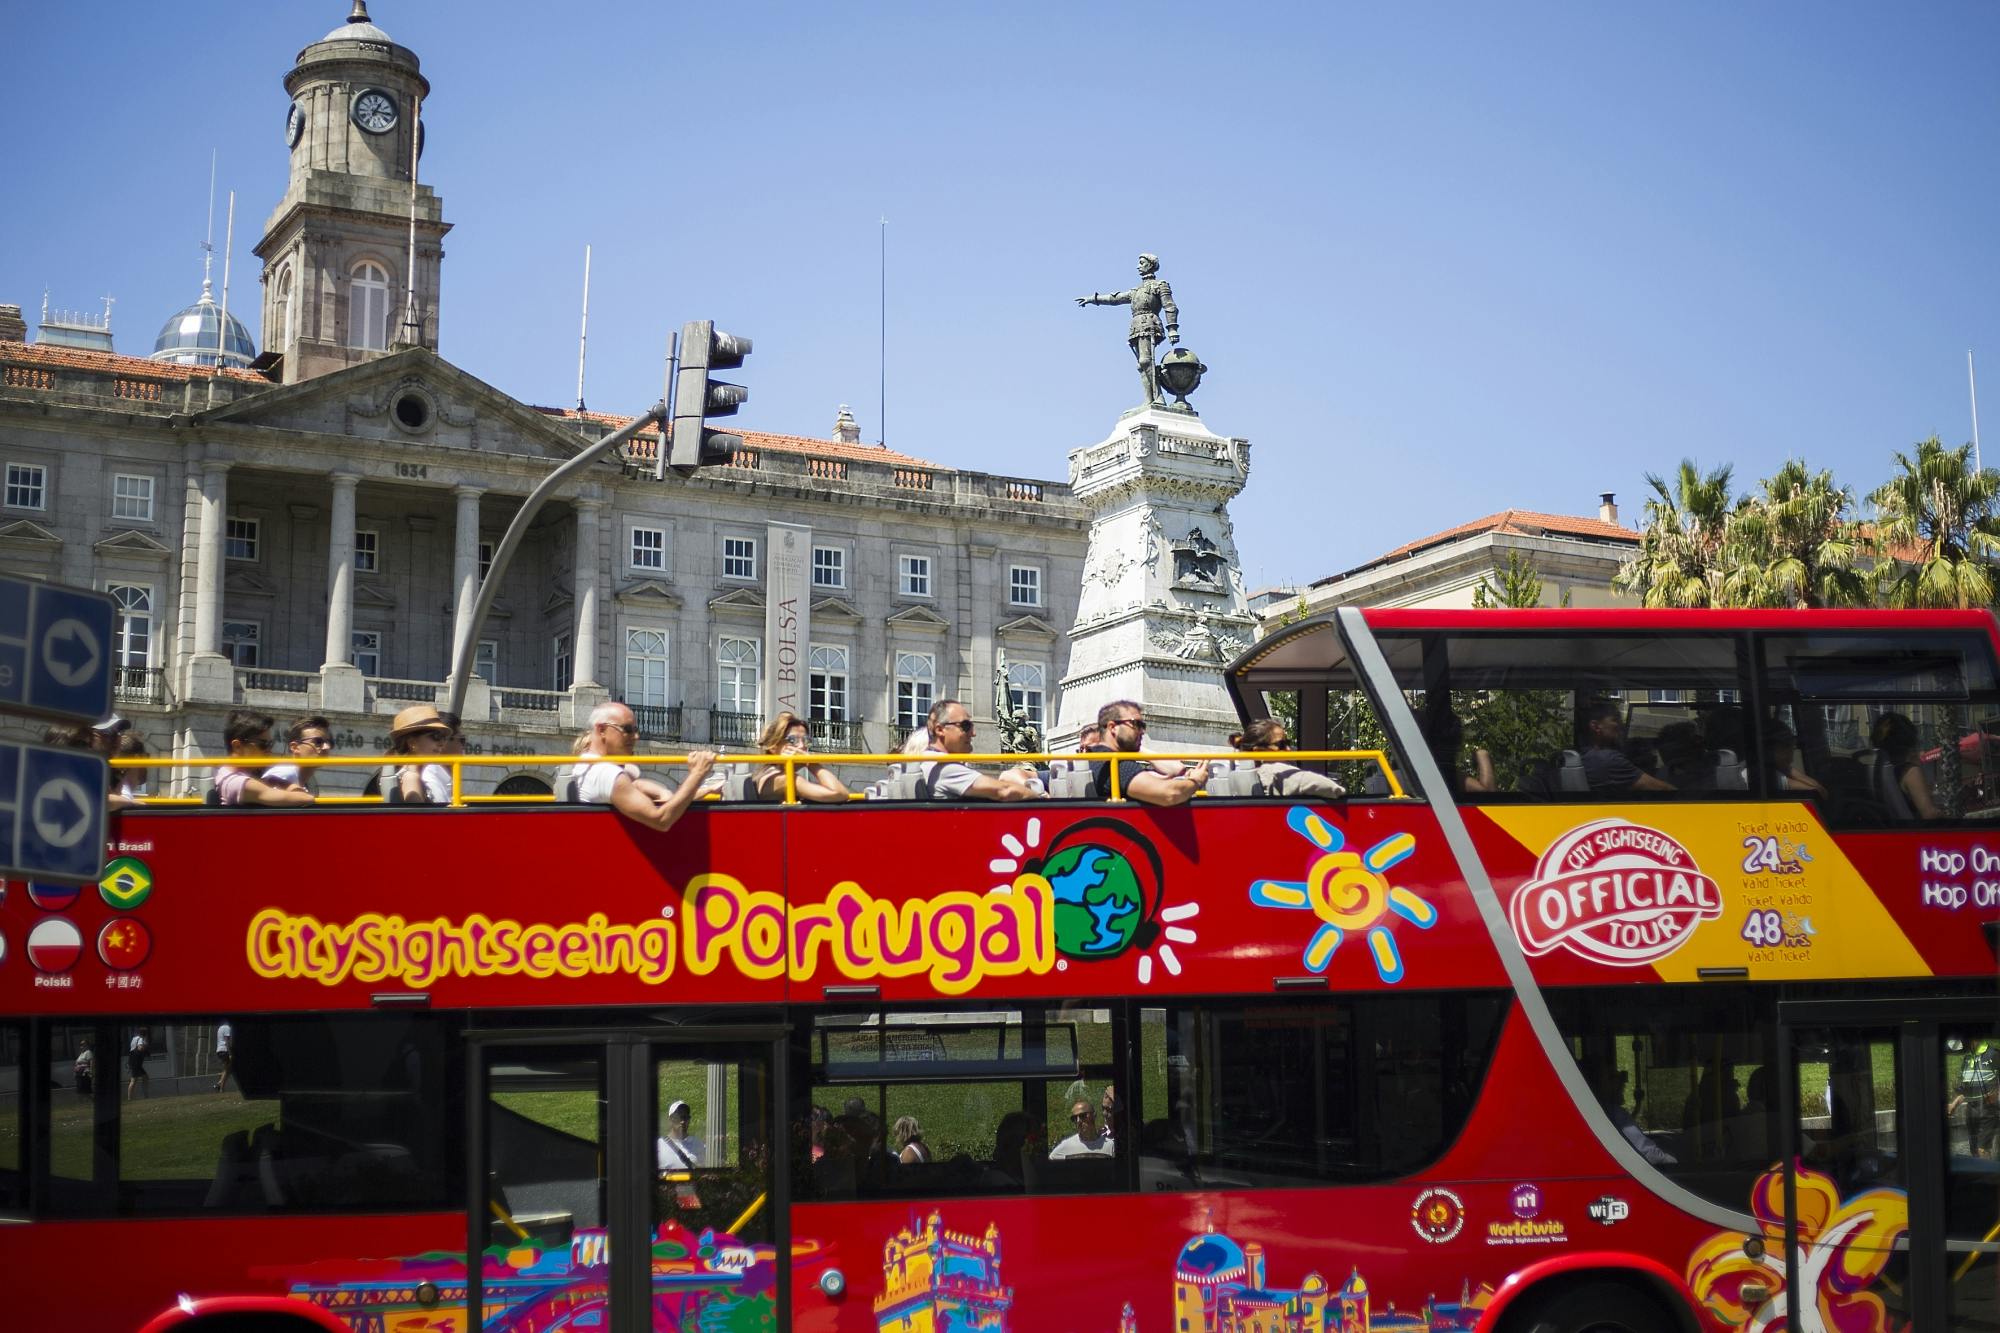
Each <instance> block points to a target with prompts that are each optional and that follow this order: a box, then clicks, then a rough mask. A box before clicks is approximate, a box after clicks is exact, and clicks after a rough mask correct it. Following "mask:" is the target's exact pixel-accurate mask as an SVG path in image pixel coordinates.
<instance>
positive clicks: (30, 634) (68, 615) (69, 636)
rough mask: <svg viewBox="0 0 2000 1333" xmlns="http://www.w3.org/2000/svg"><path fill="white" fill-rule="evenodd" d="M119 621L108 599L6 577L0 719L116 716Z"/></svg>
mask: <svg viewBox="0 0 2000 1333" xmlns="http://www.w3.org/2000/svg"><path fill="white" fill-rule="evenodd" d="M117 616H118V608H117V605H116V604H115V603H114V602H113V601H112V600H111V598H110V597H109V596H108V595H106V594H105V593H101V592H92V591H90V590H89V589H87V588H65V587H61V586H59V585H57V584H53V583H36V582H35V581H34V580H32V579H18V578H10V577H4V576H0V712H10V713H13V712H20V713H39V714H41V715H43V716H45V717H60V718H68V719H73V720H76V721H81V722H95V721H97V720H98V719H99V718H101V717H103V716H104V715H105V714H106V713H109V712H110V711H111V655H112V649H113V643H114V640H113V638H112V634H113V627H114V626H115V625H116V624H117Z"/></svg>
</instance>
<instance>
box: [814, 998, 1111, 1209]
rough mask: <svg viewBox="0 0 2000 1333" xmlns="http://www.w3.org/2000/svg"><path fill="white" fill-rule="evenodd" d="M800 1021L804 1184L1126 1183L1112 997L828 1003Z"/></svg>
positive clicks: (966, 1188) (836, 1187) (823, 1194)
mask: <svg viewBox="0 0 2000 1333" xmlns="http://www.w3.org/2000/svg"><path fill="white" fill-rule="evenodd" d="M801 1033H802V1035H803V1037H804V1040H805V1041H806V1043H807V1046H808V1049H809V1060H810V1070H809V1076H808V1078H807V1080H806V1084H807V1087H808V1089H809V1092H808V1104H807V1106H805V1107H804V1108H801V1112H800V1114H798V1116H797V1117H796V1119H797V1121H798V1123H799V1125H800V1127H801V1128H800V1132H799V1137H800V1139H801V1140H807V1139H809V1140H810V1152H809V1153H808V1154H802V1155H801V1156H802V1158H804V1160H801V1161H800V1162H799V1174H800V1184H799V1193H800V1195H801V1196H802V1197H804V1198H817V1199H851V1198H889V1199H897V1198H928V1197H932V1196H937V1195H961V1194H1073V1193H1083V1192H1091V1191H1097V1190H1110V1189H1115V1188H1117V1187H1118V1181H1119V1179H1120V1175H1119V1171H1120V1162H1119V1153H1120V1152H1121V1151H1122V1150H1121V1148H1120V1146H1119V1145H1120V1138H1119V1126H1118V1123H1117V1121H1118V1118H1119V1115H1120V1112H1119V1109H1118V1104H1117V1090H1116V1086H1115V1085H1116V1078H1115V1076H1114V1071H1115V1070H1116V1068H1117V1063H1116V1056H1115V1054H1114V1050H1113V1046H1114V1041H1113V1025H1112V1019H1111V1010H1110V1009H1109V1008H1096V1007H1092V1006H1091V1005H1090V1004H1089V1003H1087V1002H1076V1003H1072V1004H1066V1005H1063V1006H1061V1007H1039V1006H1037V1007H1030V1008H1023V1009H1019V1010H1005V1011H970V1010H967V1011H957V1012H938V1011H935V1010H928V1011H926V1012H923V1013H908V1014H904V1013H895V1012H888V1013H867V1014H822V1015H820V1016H818V1017H817V1018H815V1019H814V1020H812V1022H811V1023H810V1024H809V1025H806V1026H803V1027H802V1028H801ZM1107 1120H1109V1121H1111V1122H1112V1123H1110V1124H1109V1125H1107V1124H1106V1121H1107Z"/></svg>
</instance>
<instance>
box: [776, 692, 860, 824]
mask: <svg viewBox="0 0 2000 1333" xmlns="http://www.w3.org/2000/svg"><path fill="white" fill-rule="evenodd" d="M757 748H758V749H760V750H762V751H763V752H764V753H765V754H789V755H803V754H805V752H806V751H808V750H810V749H811V748H812V728H811V727H809V726H808V725H806V721H805V719H804V718H802V717H800V716H799V715H798V714H796V713H788V712H782V711H781V712H780V713H779V714H778V715H777V716H776V717H774V718H772V719H771V724H770V725H769V726H767V727H765V728H764V732H763V734H762V735H761V736H759V737H758V738H757ZM793 772H794V774H795V778H794V782H795V789H796V790H797V792H798V797H799V799H800V800H801V801H814V802H821V803H825V804H839V803H841V802H844V801H846V800H847V784H846V783H844V782H842V781H841V780H840V775H839V774H838V773H835V772H834V771H833V770H832V769H831V768H829V767H827V766H826V765H825V764H812V763H804V764H798V765H796V766H795V767H794V769H793ZM756 790H757V799H758V800H760V801H782V800H784V799H785V766H784V765H783V764H764V765H761V766H760V767H759V768H758V770H757V778H756Z"/></svg>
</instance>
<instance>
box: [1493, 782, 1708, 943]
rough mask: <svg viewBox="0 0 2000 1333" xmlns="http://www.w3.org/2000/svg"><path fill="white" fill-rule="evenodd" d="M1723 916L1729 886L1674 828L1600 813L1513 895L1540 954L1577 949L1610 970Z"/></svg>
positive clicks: (1525, 934) (1568, 836)
mask: <svg viewBox="0 0 2000 1333" xmlns="http://www.w3.org/2000/svg"><path fill="white" fill-rule="evenodd" d="M1721 915H1722V889H1721V887H1720V886H1719V885H1717V884H1716V882H1715V881H1714V880H1713V879H1711V878H1709V877H1708V876H1707V875H1704V874H1703V873H1702V872H1701V867H1699V866H1697V865H1696V864H1695V862H1694V857H1693V855H1692V854H1691V853H1689V851H1688V849H1687V848H1685V847H1683V846H1681V844H1680V843H1679V842H1678V841H1677V840H1676V839H1674V838H1673V837H1672V836H1670V835H1669V834H1665V833H1662V832H1660V831H1659V830H1658V829H1653V828H1647V827H1646V826H1645V825H1643V824H1632V823H1628V822H1627V821H1625V820H1622V819H1600V820H1598V821H1597V822H1595V823H1591V824H1585V825H1583V826H1582V827H1580V828H1574V829H1571V830H1570V831H1569V832H1568V833H1565V834H1564V835H1563V836H1562V837H1560V838H1558V839H1557V840H1556V841H1555V843H1554V845H1552V846H1551V847H1550V848H1549V849H1548V850H1547V851H1546V852H1544V853H1542V859H1541V861H1540V862H1539V863H1538V864H1537V865H1536V866H1535V873H1534V876H1533V877H1532V878H1531V879H1529V880H1528V882H1527V883H1525V884H1523V885H1522V886H1521V887H1520V888H1518V889H1516V890H1515V891H1514V900H1513V902H1512V904H1511V905H1510V908H1509V911H1508V916H1509V918H1510V919H1511V920H1512V921H1513V924H1514V934H1515V937H1516V938H1518V939H1519V940H1520V941H1521V947H1522V948H1523V949H1525V950H1526V951H1527V952H1528V953H1529V954H1530V955H1531V956H1540V955H1542V954H1545V953H1549V952H1551V951H1552V950H1555V949H1568V950H1569V951H1570V952H1571V953H1573V954H1576V955H1577V956H1579V957H1581V958H1587V959H1589V960H1590V961H1591V962H1593V963H1603V964H1605V965H1607V966H1610V967H1642V966H1644V965H1645V964H1647V963H1653V962H1657V961H1659V960H1660V959H1662V958H1665V957H1666V956H1667V955H1668V954H1670V953H1672V952H1673V951H1674V950H1676V949H1678V948H1680V947H1681V946H1682V945H1683V944H1685V943H1687V941H1688V937H1689V936H1690V935H1692V934H1694V932H1695V927H1697V926H1699V925H1700V924H1701V923H1702V922H1704V921H1713V920H1715V919H1716V918H1718V917H1720V916H1721Z"/></svg>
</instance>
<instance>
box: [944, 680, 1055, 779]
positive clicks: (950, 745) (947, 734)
mask: <svg viewBox="0 0 2000 1333" xmlns="http://www.w3.org/2000/svg"><path fill="white" fill-rule="evenodd" d="M928 729H929V732H930V738H931V741H930V748H929V749H928V750H926V751H925V754H926V755H933V754H971V753H972V735H973V727H972V714H971V713H970V712H968V711H966V707H965V705H964V704H962V703H960V702H959V701H958V700H956V699H940V700H939V701H938V702H937V703H935V704H933V705H932V706H931V711H930V719H929V727H928ZM924 772H925V774H926V775H927V776H928V777H929V779H930V795H931V799H932V800H934V801H1031V800H1034V799H1036V798H1037V797H1039V796H1040V795H1041V794H1042V793H1041V791H1040V790H1039V789H1038V788H1036V787H1034V786H1031V785H1030V784H1029V782H1028V781H1027V780H1026V779H1024V778H1023V776H1022V775H1021V773H1020V772H1019V770H1017V769H1008V770H1007V771H1006V772H1005V773H1002V774H1001V775H1000V776H999V777H997V778H995V777H988V776H987V775H986V774H984V773H980V772H976V771H974V770H973V769H972V768H971V767H970V766H968V765H966V764H961V763H956V762H953V761H950V760H942V761H937V762H933V763H927V764H925V765H924Z"/></svg>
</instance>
